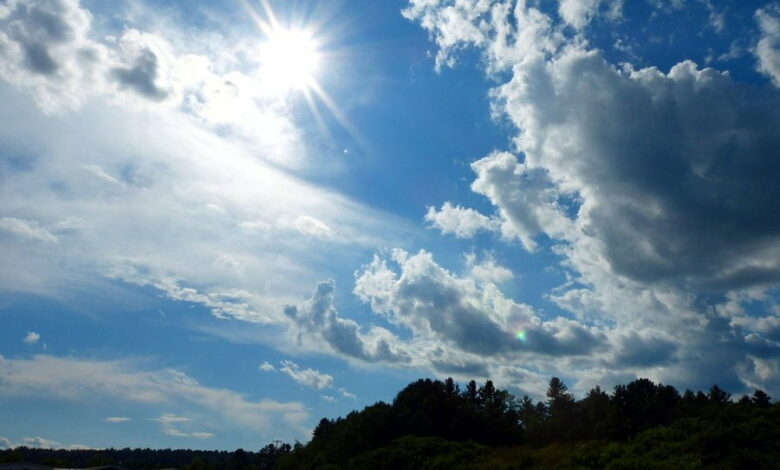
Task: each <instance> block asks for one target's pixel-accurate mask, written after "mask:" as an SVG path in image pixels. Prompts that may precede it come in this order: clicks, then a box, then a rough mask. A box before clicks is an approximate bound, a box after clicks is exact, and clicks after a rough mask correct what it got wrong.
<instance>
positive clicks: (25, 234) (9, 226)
mask: <svg viewBox="0 0 780 470" xmlns="http://www.w3.org/2000/svg"><path fill="white" fill-rule="evenodd" d="M0 231H1V232H6V233H8V234H11V235H14V236H16V237H19V238H20V239H23V240H32V241H38V242H43V243H57V237H55V236H54V235H52V234H51V232H49V231H48V230H46V229H44V228H42V227H41V226H40V225H38V222H36V221H34V220H26V219H17V218H15V217H2V218H0Z"/></svg>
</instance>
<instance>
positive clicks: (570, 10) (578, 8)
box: [558, 0, 623, 29]
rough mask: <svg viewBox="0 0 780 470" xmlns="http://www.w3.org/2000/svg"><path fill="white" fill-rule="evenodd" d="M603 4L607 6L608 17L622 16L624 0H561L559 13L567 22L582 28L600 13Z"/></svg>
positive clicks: (606, 13)
mask: <svg viewBox="0 0 780 470" xmlns="http://www.w3.org/2000/svg"><path fill="white" fill-rule="evenodd" d="M602 5H603V6H604V7H605V8H606V12H605V16H606V17H607V18H611V19H616V18H620V17H621V15H622V10H623V0H561V1H560V2H559V3H558V14H559V15H560V16H561V18H563V21H565V22H566V23H567V24H569V25H571V26H573V27H574V28H576V29H582V28H584V27H585V26H587V25H588V24H589V23H590V22H591V21H592V20H593V18H594V17H596V16H597V15H598V13H599V9H600V8H601V7H602Z"/></svg>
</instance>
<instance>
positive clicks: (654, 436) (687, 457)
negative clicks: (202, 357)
mask: <svg viewBox="0 0 780 470" xmlns="http://www.w3.org/2000/svg"><path fill="white" fill-rule="evenodd" d="M19 460H25V461H31V462H42V463H43V462H49V463H57V464H58V465H60V466H63V467H64V466H69V467H84V466H87V464H94V463H97V462H100V463H118V464H120V465H121V466H123V467H126V468H128V469H129V470H152V469H156V468H164V467H178V468H180V469H182V470H270V469H272V468H273V469H275V470H341V469H348V470H362V469H372V470H383V469H388V470H390V469H393V470H405V469H410V470H433V469H446V470H465V469H469V470H472V469H475V470H488V469H489V470H523V469H529V470H542V469H544V470H554V469H560V470H596V469H607V470H639V469H642V470H648V469H649V470H666V469H675V470H677V469H713V470H725V469H746V470H747V469H750V470H763V469H778V468H780V464H779V463H778V462H780V404H777V403H775V404H773V403H772V401H771V398H770V397H769V395H767V394H766V393H765V392H763V391H761V390H756V391H755V392H754V393H753V394H752V396H747V395H746V396H743V397H742V398H741V399H740V400H738V401H737V402H732V401H731V400H730V394H729V393H728V392H726V391H724V390H722V389H720V388H719V387H718V386H713V387H712V388H710V390H709V392H708V393H707V394H705V393H703V392H696V393H694V392H693V391H690V390H686V391H685V393H684V394H683V395H680V393H678V392H677V390H676V389H675V388H674V387H671V386H668V385H663V384H655V383H653V382H652V381H650V380H648V379H638V380H634V381H632V382H630V383H628V384H625V385H618V386H616V387H615V389H614V391H613V392H612V394H608V393H607V392H606V391H604V390H602V389H601V388H600V387H594V388H593V389H591V390H590V391H589V392H588V393H587V394H586V396H585V397H584V398H583V399H582V400H579V401H577V400H575V398H574V396H573V395H571V394H570V393H569V392H568V390H567V387H566V385H565V384H564V383H563V382H562V381H561V380H560V379H558V378H555V377H554V378H553V379H552V380H551V381H550V384H549V387H548V391H547V400H546V401H544V402H542V401H538V402H534V400H532V399H531V398H529V397H528V396H525V397H523V398H522V399H520V400H516V399H515V397H514V396H512V395H511V394H509V393H508V392H506V391H505V390H500V389H497V388H496V387H495V386H494V384H493V383H492V382H491V381H489V380H488V381H486V382H485V383H484V384H482V385H478V384H477V383H476V382H474V381H471V382H469V383H468V384H467V385H466V387H465V388H464V389H463V391H461V389H460V387H459V385H458V384H456V383H455V382H454V381H453V380H452V379H448V380H446V381H443V382H442V381H438V380H430V379H424V380H418V381H416V382H413V383H411V384H409V385H408V386H407V387H406V388H404V389H403V390H401V391H400V392H399V393H398V395H397V396H396V397H395V399H394V400H393V402H392V404H388V403H383V402H378V403H375V404H374V405H371V406H368V407H366V408H364V409H363V410H362V411H353V412H351V413H349V414H348V415H347V416H346V417H344V418H337V419H335V420H331V419H327V418H323V419H322V420H320V422H319V424H318V425H317V427H316V428H315V429H314V432H313V438H312V440H311V441H310V442H309V443H308V444H306V445H302V444H300V443H296V444H295V445H294V446H291V445H290V444H282V443H278V442H277V443H273V444H268V445H267V446H265V447H263V448H262V449H261V450H260V451H259V452H249V451H244V450H242V449H238V450H236V451H235V452H209V451H192V450H171V449H164V450H149V449H132V450H131V449H107V450H73V451H66V450H50V449H29V448H24V447H21V448H17V449H14V450H6V451H0V462H3V461H6V462H7V461H19ZM65 463H67V464H68V465H64V464H65Z"/></svg>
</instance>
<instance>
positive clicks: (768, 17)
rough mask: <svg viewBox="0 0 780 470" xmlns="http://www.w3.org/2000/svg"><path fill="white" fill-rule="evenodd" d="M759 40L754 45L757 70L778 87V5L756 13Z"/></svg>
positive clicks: (779, 84) (779, 24)
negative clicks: (759, 30) (759, 34)
mask: <svg viewBox="0 0 780 470" xmlns="http://www.w3.org/2000/svg"><path fill="white" fill-rule="evenodd" d="M756 21H757V22H758V26H759V28H760V29H761V39H759V41H758V44H757V45H756V50H755V54H756V57H758V70H759V71H760V72H761V73H763V74H765V75H767V76H768V77H769V78H771V79H772V82H773V83H774V84H775V86H777V87H780V4H778V3H772V4H769V5H768V6H766V7H764V8H761V9H759V10H757V11H756Z"/></svg>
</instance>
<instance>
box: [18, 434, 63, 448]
mask: <svg viewBox="0 0 780 470" xmlns="http://www.w3.org/2000/svg"><path fill="white" fill-rule="evenodd" d="M22 442H23V443H24V445H25V446H27V447H33V448H38V449H62V448H63V445H62V444H60V443H59V442H57V441H52V440H49V439H44V438H42V437H37V436H36V437H25V438H24V439H23V440H22Z"/></svg>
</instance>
